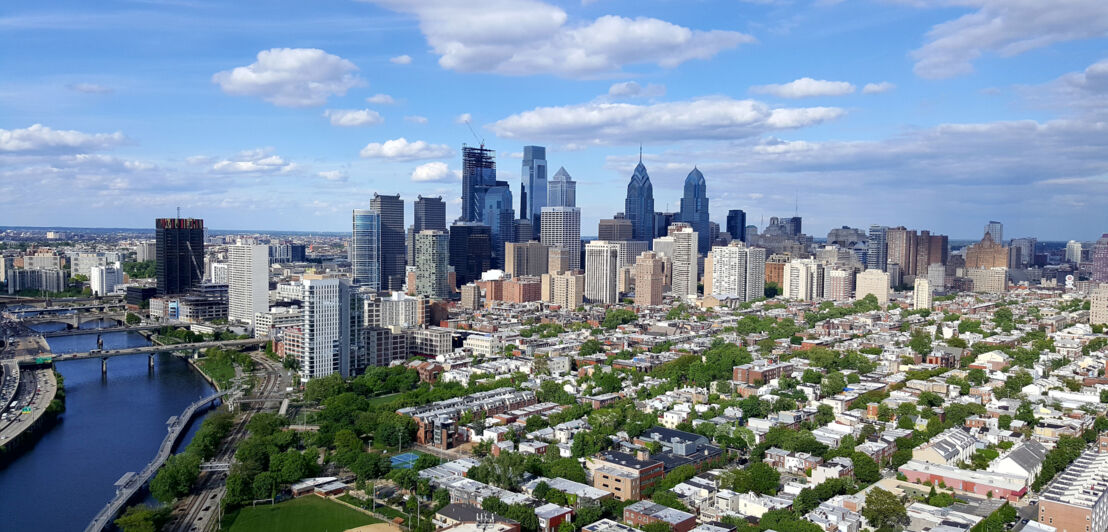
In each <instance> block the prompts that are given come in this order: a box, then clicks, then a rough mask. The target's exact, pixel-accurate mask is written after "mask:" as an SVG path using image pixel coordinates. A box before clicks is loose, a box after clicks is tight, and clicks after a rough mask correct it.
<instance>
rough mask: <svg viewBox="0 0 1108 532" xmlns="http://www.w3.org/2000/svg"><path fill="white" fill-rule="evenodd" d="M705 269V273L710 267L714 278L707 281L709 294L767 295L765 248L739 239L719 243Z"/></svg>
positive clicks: (742, 298) (750, 298)
mask: <svg viewBox="0 0 1108 532" xmlns="http://www.w3.org/2000/svg"><path fill="white" fill-rule="evenodd" d="M709 262H710V263H711V266H710V269H709V265H708V264H709ZM704 270H705V277H707V276H708V274H709V271H710V274H711V282H710V283H708V282H705V283H704V292H705V293H706V294H712V295H714V296H716V297H731V298H737V299H738V300H740V301H753V300H755V299H760V298H762V297H763V296H765V289H766V250H764V249H762V248H752V247H748V246H746V245H745V244H743V243H742V241H739V240H733V241H731V243H730V244H728V245H726V246H716V247H714V248H712V251H711V261H705V265H704Z"/></svg>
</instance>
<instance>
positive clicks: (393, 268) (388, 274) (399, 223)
mask: <svg viewBox="0 0 1108 532" xmlns="http://www.w3.org/2000/svg"><path fill="white" fill-rule="evenodd" d="M369 208H370V210H372V211H373V212H375V213H377V215H378V216H380V217H381V221H380V223H381V230H380V235H381V247H380V250H381V255H380V257H381V258H380V262H381V289H382V290H400V289H401V288H403V286H404V266H405V264H406V263H407V261H408V254H407V253H406V252H405V251H406V250H405V249H404V200H402V199H400V194H396V195H395V196H383V195H381V194H376V193H375V194H373V199H372V200H370V202H369Z"/></svg>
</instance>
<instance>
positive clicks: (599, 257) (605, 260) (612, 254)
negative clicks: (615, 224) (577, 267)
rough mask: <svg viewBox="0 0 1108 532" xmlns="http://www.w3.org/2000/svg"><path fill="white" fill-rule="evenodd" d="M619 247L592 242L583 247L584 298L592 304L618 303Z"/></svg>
mask: <svg viewBox="0 0 1108 532" xmlns="http://www.w3.org/2000/svg"><path fill="white" fill-rule="evenodd" d="M618 272H619V246H617V245H616V244H615V243H612V242H606V241H604V240H593V241H592V242H589V243H588V245H586V246H585V297H587V298H588V299H589V301H592V302H594V303H606V304H615V303H618V302H619V284H618V283H619V279H618V277H617V274H618Z"/></svg>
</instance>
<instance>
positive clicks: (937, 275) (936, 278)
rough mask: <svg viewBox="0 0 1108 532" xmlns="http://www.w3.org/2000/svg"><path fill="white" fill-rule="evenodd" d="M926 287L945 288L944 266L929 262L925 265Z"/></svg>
mask: <svg viewBox="0 0 1108 532" xmlns="http://www.w3.org/2000/svg"><path fill="white" fill-rule="evenodd" d="M927 283H928V288H930V289H931V290H932V291H934V290H944V289H946V266H943V265H942V264H931V265H929V266H928V267H927Z"/></svg>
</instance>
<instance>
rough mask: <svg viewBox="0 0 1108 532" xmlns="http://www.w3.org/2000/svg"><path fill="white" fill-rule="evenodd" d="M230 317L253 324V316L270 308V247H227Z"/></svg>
mask: <svg viewBox="0 0 1108 532" xmlns="http://www.w3.org/2000/svg"><path fill="white" fill-rule="evenodd" d="M227 258H228V259H229V262H230V265H229V266H228V268H227V278H228V279H227V280H228V283H227V317H228V318H229V319H231V320H234V321H237V322H241V323H247V324H249V325H250V326H251V327H253V326H254V315H255V314H257V313H259V312H265V311H266V310H268V309H269V246H263V245H255V244H241V243H240V244H235V245H233V246H228V247H227Z"/></svg>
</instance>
